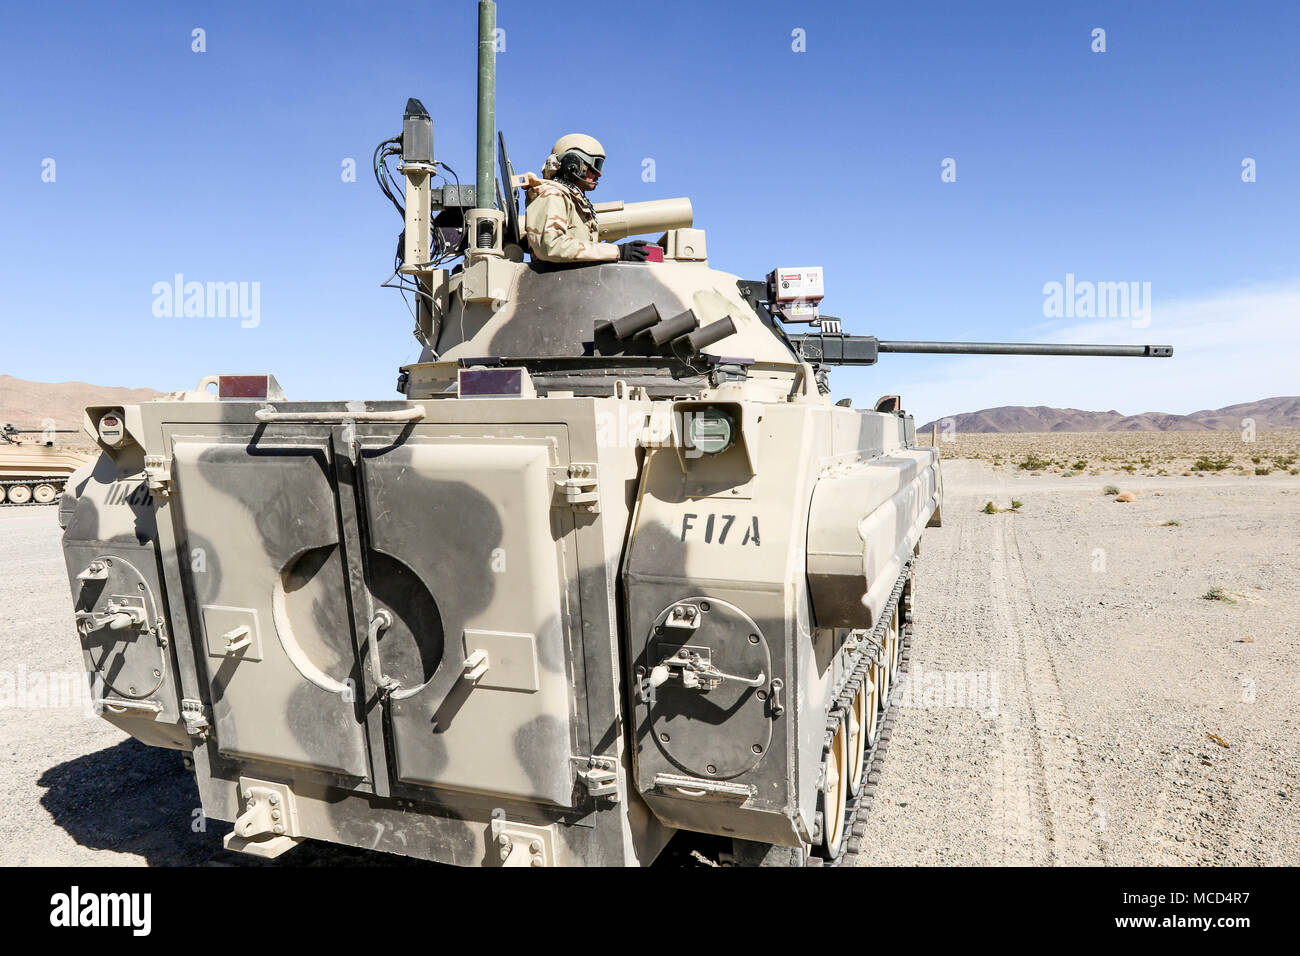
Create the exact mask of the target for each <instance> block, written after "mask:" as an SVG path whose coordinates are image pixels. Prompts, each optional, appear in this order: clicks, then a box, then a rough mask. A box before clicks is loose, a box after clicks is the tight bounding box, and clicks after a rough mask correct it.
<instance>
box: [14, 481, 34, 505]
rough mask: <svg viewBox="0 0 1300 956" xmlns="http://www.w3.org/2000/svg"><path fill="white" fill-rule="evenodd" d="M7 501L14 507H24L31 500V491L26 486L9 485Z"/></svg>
mask: <svg viewBox="0 0 1300 956" xmlns="http://www.w3.org/2000/svg"><path fill="white" fill-rule="evenodd" d="M9 500H10V501H12V502H13V503H14V504H16V505H25V504H27V502H29V501H31V500H32V489H30V488H28V487H27V486H26V485H10V486H9Z"/></svg>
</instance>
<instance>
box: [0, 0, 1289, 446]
mask: <svg viewBox="0 0 1300 956" xmlns="http://www.w3.org/2000/svg"><path fill="white" fill-rule="evenodd" d="M498 16H499V22H500V25H501V26H502V27H503V28H504V29H505V30H506V51H505V52H504V53H503V54H501V55H500V57H499V103H498V114H497V115H498V123H499V125H500V127H501V128H502V129H503V130H504V131H505V133H506V137H507V141H508V143H509V145H510V148H511V152H512V157H513V159H514V162H515V166H516V168H517V169H519V170H520V171H522V170H524V169H529V168H531V169H538V168H539V167H540V164H541V161H542V159H543V158H544V157H545V155H546V152H547V150H548V148H549V146H550V144H551V142H552V141H553V140H554V139H556V138H557V137H558V136H559V135H561V134H563V133H567V132H570V131H573V130H582V131H586V132H590V133H592V134H594V135H596V136H597V137H598V138H600V139H601V140H602V141H603V143H604V144H605V146H606V149H607V150H608V151H609V154H610V159H609V161H608V163H607V164H606V175H605V177H604V180H603V181H602V183H601V186H600V189H599V191H598V192H597V193H596V198H597V199H615V198H622V199H626V200H641V199H650V198H656V197H661V196H677V195H690V196H691V197H692V199H693V201H694V204H695V210H696V225H697V226H701V227H703V228H705V229H706V230H707V231H708V235H709V249H710V254H711V260H712V263H713V265H714V266H715V267H717V268H721V269H725V270H727V271H730V272H735V273H738V274H741V275H744V276H749V277H755V278H757V277H760V276H762V275H763V274H764V273H766V272H767V271H768V270H769V269H771V268H773V267H774V266H777V265H782V264H785V265H790V264H794V265H803V264H820V265H823V266H824V267H825V270H826V277H827V278H826V284H827V299H826V301H825V303H824V310H825V311H827V312H830V313H832V314H836V315H841V316H844V317H845V318H846V320H847V321H846V331H851V332H858V333H870V334H876V335H879V336H880V337H882V338H891V337H892V338H935V339H945V338H969V339H990V340H1004V339H1025V338H1028V339H1033V338H1039V337H1042V336H1047V335H1055V334H1060V333H1066V334H1068V333H1071V332H1075V331H1077V330H1076V329H1075V328H1074V327H1073V326H1072V325H1071V323H1068V322H1067V323H1064V324H1061V323H1057V324H1053V323H1051V322H1049V321H1048V320H1047V319H1045V318H1044V315H1043V301H1044V296H1043V285H1044V283H1047V282H1050V281H1064V278H1065V275H1066V274H1067V273H1073V274H1075V275H1076V276H1077V277H1079V278H1080V279H1082V280H1093V281H1138V282H1150V283H1151V288H1152V299H1153V301H1154V302H1155V310H1154V321H1153V323H1152V325H1151V327H1150V328H1146V329H1140V330H1134V329H1131V328H1127V327H1120V328H1118V329H1116V328H1105V329H1099V330H1097V331H1098V334H1104V335H1105V336H1106V337H1108V338H1109V339H1110V340H1114V341H1124V340H1127V341H1151V342H1170V341H1171V342H1173V343H1174V344H1175V345H1178V346H1180V348H1183V352H1182V353H1180V357H1179V358H1176V359H1175V360H1174V363H1179V362H1180V360H1183V358H1184V357H1185V360H1183V361H1182V364H1181V366H1179V373H1178V374H1174V373H1173V372H1166V371H1165V370H1164V366H1165V365H1166V364H1167V363H1158V362H1153V363H1147V364H1145V365H1142V366H1140V367H1139V366H1138V365H1137V364H1135V363H1131V362H1130V363H1127V364H1126V363H1124V362H1123V361H1121V360H1104V361H1103V360H1094V361H1095V363H1096V364H1091V365H1088V364H1079V363H1087V362H1088V361H1089V360H1082V359H1077V360H1065V361H1068V362H1072V363H1075V364H1066V365H1062V364H1059V363H1051V364H1049V365H1046V366H1040V367H1039V370H1038V371H1037V372H1031V371H1029V368H1028V366H1026V365H1023V364H1018V363H1025V362H1029V361H1031V360H1026V359H1012V360H988V362H990V363H992V364H986V365H982V366H972V365H970V364H969V362H967V361H964V360H952V359H943V358H935V359H930V358H920V357H912V356H898V357H892V358H886V359H885V360H884V364H882V365H881V366H879V367H877V368H875V369H871V370H855V371H847V370H841V371H838V372H836V373H834V376H833V382H834V383H835V385H836V387H837V392H838V393H839V394H848V395H852V396H854V397H855V398H857V399H858V400H859V402H862V401H868V400H873V399H874V398H875V397H876V396H877V395H879V394H882V393H886V392H893V391H897V390H902V391H903V392H904V398H905V399H908V398H909V389H910V397H911V398H912V399H913V400H912V401H911V402H910V404H911V405H912V406H913V407H914V410H915V412H916V414H917V415H918V416H919V417H921V418H922V420H924V418H925V417H927V416H934V415H939V414H946V413H950V412H956V411H965V410H969V409H970V408H978V407H981V406H983V405H991V404H1002V403H1004V402H1005V403H1010V402H1015V403H1024V404H1038V403H1040V402H1041V403H1043V404H1058V403H1066V402H1069V401H1071V400H1077V403H1078V404H1080V405H1081V406H1083V407H1095V408H1109V407H1118V408H1120V410H1121V411H1125V412H1138V411H1143V410H1146V409H1147V408H1161V409H1163V410H1168V411H1190V410H1193V409H1196V408H1202V407H1208V406H1211V405H1218V404H1226V403H1227V402H1229V401H1245V400H1249V399H1255V398H1260V397H1263V395H1265V394H1279V393H1281V392H1283V391H1286V389H1285V384H1286V383H1285V382H1283V381H1274V379H1273V378H1270V376H1271V375H1275V374H1285V373H1284V372H1283V371H1282V369H1281V367H1271V366H1269V364H1268V363H1269V361H1270V359H1273V360H1276V359H1277V356H1278V352H1279V350H1286V349H1288V348H1292V347H1293V346H1294V343H1295V339H1294V337H1289V336H1290V335H1291V333H1290V332H1289V331H1288V329H1291V328H1292V327H1294V326H1296V325H1300V315H1296V314H1295V312H1294V311H1293V310H1294V309H1295V305H1296V302H1297V301H1300V298H1298V297H1297V295H1296V290H1297V285H1296V284H1297V282H1298V281H1300V229H1298V228H1297V214H1298V213H1300V122H1298V120H1300V109H1298V108H1297V104H1298V103H1300V78H1298V77H1297V71H1298V69H1300V53H1298V52H1297V51H1300V5H1297V4H1293V3H1268V4H1265V3H1253V2H1244V3H1243V2H1234V3H1228V2H1219V3H1207V2H1179V3H1172V2H1167V3H1161V2H1143V3H1133V2H1123V3H1108V2H1107V3H1102V2H1096V3H1066V2H1061V3H1057V2H1051V3H1048V2H1025V3H994V2H990V3H973V2H964V3H943V2H935V3H925V4H911V3H902V4H900V3H894V4H878V3H862V4H858V3H804V4H795V3H788V2H780V3H773V2H745V3H738V2H737V3H713V2H711V3H700V2H693V3H692V2H676V0H656V2H654V3H644V4H636V3H619V4H615V3H592V4H585V5H584V4H565V5H542V4H533V3H529V4H525V3H522V2H518V0H503V2H501V3H500V4H499V9H498ZM475 18H476V4H475V3H474V2H473V0H455V2H438V3H418V2H417V3H407V4H384V5H370V4H358V3H338V2H330V0H324V2H313V3H293V4H290V3H245V2H230V3H210V4H201V3H179V2H168V3H134V2H133V3H129V4H89V3H86V4H66V3H42V4H18V3H13V2H9V0H6V3H5V10H4V15H3V32H2V33H0V128H2V129H3V134H2V136H0V223H3V226H2V227H0V230H2V231H0V282H2V283H3V290H4V291H3V296H2V297H0V310H2V312H0V315H2V317H3V325H4V330H5V332H4V335H5V345H4V353H3V354H4V361H3V362H0V371H3V372H7V373H9V374H13V375H16V376H19V377H22V378H29V379H37V380H44V381H62V380H68V379H81V380H87V381H91V382H96V383H99V384H107V385H130V386H143V385H148V386H152V387H156V388H183V387H192V385H193V383H194V382H195V381H197V380H198V378H200V377H201V376H202V375H204V374H209V373H214V372H234V371H261V370H269V371H272V372H275V373H276V375H277V376H278V377H279V379H280V381H281V383H282V384H283V385H284V387H285V389H286V391H287V392H288V393H289V395H290V397H293V398H345V397H346V398H353V397H392V396H393V383H394V380H395V373H396V368H397V366H398V365H399V364H401V363H403V362H407V361H410V360H413V359H414V358H416V357H417V356H418V352H419V350H418V346H417V344H416V343H415V341H414V339H412V338H411V336H410V333H409V329H410V325H411V322H410V317H409V314H408V312H407V310H406V307H405V306H404V305H403V303H402V301H401V299H400V297H399V296H398V295H397V293H396V292H392V291H390V290H385V289H380V288H379V287H378V285H379V282H380V281H382V280H383V279H384V278H385V277H386V276H387V275H388V273H389V271H390V267H391V262H392V257H393V248H394V242H395V238H396V234H397V232H398V230H399V228H400V222H399V220H398V218H397V216H396V213H395V211H394V210H393V209H392V207H391V206H389V205H388V203H387V201H386V200H384V199H383V197H382V196H381V195H380V193H379V192H378V190H377V189H376V188H375V186H374V183H373V180H372V178H371V176H370V173H369V161H370V155H371V151H372V150H373V148H374V146H375V144H376V143H377V142H378V141H379V140H381V139H383V138H386V137H388V136H390V135H394V134H395V133H397V132H398V131H399V130H400V123H401V112H402V108H403V105H404V104H405V101H406V98H407V97H408V96H418V97H420V98H421V99H422V100H423V101H424V102H425V104H426V105H427V106H428V107H429V108H430V111H431V112H432V113H433V115H434V121H435V136H436V149H437V153H438V156H439V157H440V158H441V159H443V160H445V161H447V162H449V163H450V164H451V165H452V166H453V167H454V168H455V169H456V170H457V172H459V173H460V176H461V178H462V180H464V181H469V180H471V179H472V177H473V168H474V157H473V137H474V117H473V105H474V55H475V53H474V34H475ZM196 27H201V28H203V29H204V30H205V31H206V45H207V51H206V52H204V53H194V52H191V42H192V41H191V30H193V29H194V28H196ZM1097 27H1101V28H1103V29H1105V31H1106V52H1105V53H1094V52H1093V51H1092V50H1091V44H1092V37H1091V32H1092V30H1093V29H1094V28H1097ZM796 28H798V29H802V30H804V31H805V32H806V46H807V50H806V52H803V53H796V52H794V51H793V50H792V49H791V45H792V36H791V33H792V31H793V30H795V29H796ZM348 157H351V158H353V159H355V160H356V161H357V167H358V176H357V181H356V182H352V183H345V182H343V181H341V177H340V171H341V163H342V162H343V160H344V159H345V158H348ZM647 157H649V158H653V159H654V160H655V162H656V169H657V181H656V182H653V183H645V182H642V180H641V169H642V160H643V159H644V158H647ZM948 157H951V158H953V159H955V160H956V172H957V181H956V182H953V183H945V182H941V179H940V172H941V168H940V164H941V162H942V161H943V160H944V159H945V158H948ZM1245 157H1251V158H1253V159H1255V161H1256V163H1257V181H1256V182H1254V183H1243V182H1242V179H1241V163H1242V160H1243V158H1245ZM46 158H52V159H54V160H55V162H56V180H55V182H53V183H48V182H43V181H42V178H41V174H42V162H43V160H44V159H46ZM175 273H182V274H184V275H185V277H186V279H187V280H198V281H256V282H260V283H261V322H260V325H259V326H258V327H257V328H255V329H243V328H240V325H239V322H238V320H237V319H215V318H212V319H194V318H190V319H186V318H156V317H155V316H154V315H153V312H152V305H153V299H154V297H153V294H152V292H151V289H152V287H153V284H154V283H156V282H160V281H170V280H171V278H172V276H173V275H174V274H175ZM1234 296H1239V297H1244V299H1238V298H1234ZM1241 301H1247V302H1249V303H1250V306H1249V307H1250V308H1252V309H1255V313H1254V314H1253V318H1252V319H1251V320H1250V321H1247V320H1246V319H1242V320H1241V321H1242V322H1243V323H1244V324H1243V325H1242V327H1241V328H1242V330H1243V335H1244V336H1245V337H1247V338H1249V339H1250V340H1251V341H1250V343H1248V344H1249V348H1247V347H1246V345H1242V343H1239V342H1237V343H1235V348H1236V351H1233V352H1232V353H1231V354H1232V362H1233V363H1234V365H1233V369H1232V371H1233V375H1235V376H1236V377H1235V378H1234V377H1232V376H1227V377H1226V379H1225V380H1223V381H1220V380H1218V379H1215V383H1216V384H1215V386H1214V387H1210V385H1209V384H1208V382H1207V378H1206V376H1208V375H1210V374H1211V373H1212V371H1213V369H1214V361H1215V358H1214V356H1215V355H1222V354H1223V350H1222V349H1220V348H1217V347H1214V346H1213V345H1212V344H1210V345H1207V344H1206V343H1207V342H1211V343H1212V342H1213V341H1215V340H1216V335H1215V334H1214V333H1213V332H1211V333H1207V332H1206V328H1205V325H1204V323H1202V324H1201V325H1199V326H1198V325H1197V321H1196V316H1198V315H1203V314H1204V310H1205V309H1206V308H1210V310H1211V312H1213V309H1214V308H1218V309H1219V312H1218V313H1215V314H1216V315H1218V316H1219V318H1214V319H1212V320H1211V324H1212V325H1213V326H1214V329H1217V330H1218V332H1219V333H1223V332H1225V331H1230V330H1231V327H1232V324H1233V323H1234V322H1236V321H1238V320H1237V318H1235V317H1236V316H1237V315H1239V314H1240V310H1241V309H1242V308H1244V307H1243V306H1241ZM1206 303H1209V305H1208V306H1207V305H1206ZM1292 320H1294V321H1292ZM1077 324H1078V323H1075V324H1074V325H1077ZM1261 330H1264V331H1261ZM1269 330H1271V331H1269ZM1088 331H1091V330H1088ZM1274 335H1276V336H1280V337H1278V338H1276V339H1270V338H1269V336H1274ZM1180 336H1181V338H1180ZM1198 336H1199V337H1198ZM1220 338H1221V336H1220ZM1183 339H1186V341H1185V342H1184V341H1183ZM1228 340H1229V341H1232V340H1233V337H1232V336H1228ZM1261 340H1263V341H1261ZM1198 343H1199V346H1200V353H1199V354H1200V360H1199V361H1200V364H1199V365H1198V364H1197V355H1198V351H1197V348H1198ZM1242 349H1246V351H1242ZM1251 349H1253V351H1251ZM1296 357H1297V356H1296V355H1295V354H1294V353H1293V354H1292V355H1291V356H1290V358H1291V360H1292V361H1291V362H1290V363H1289V364H1290V367H1291V369H1292V371H1293V373H1294V359H1295V358H1296ZM954 363H955V364H954ZM1155 366H1161V370H1159V374H1157V370H1155V369H1154V367H1155ZM1045 368H1050V369H1053V370H1056V369H1059V370H1060V371H1052V372H1051V373H1050V374H1048V375H1046V376H1044V375H1043V374H1041V370H1042V369H1045ZM1022 371H1023V374H1022ZM1166 374H1168V376H1169V377H1168V378H1167V379H1166V380H1164V381H1163V382H1154V380H1153V376H1155V377H1156V378H1159V377H1160V376H1163V375H1166ZM1035 375H1038V377H1037V378H1035V377H1034V376H1035ZM963 376H965V378H963ZM1075 379H1082V381H1081V382H1077V381H1076V382H1074V386H1072V387H1073V388H1074V390H1071V388H1066V387H1065V386H1064V385H1063V384H1062V382H1064V381H1070V380H1075ZM958 380H962V381H967V383H968V384H967V386H965V387H964V390H963V389H962V388H957V387H956V385H954V383H955V382H956V381H958ZM1292 381H1293V382H1300V375H1295V374H1293V377H1292ZM1153 382H1154V384H1153ZM1202 385H1204V386H1205V387H1201V386H1202ZM1075 386H1077V387H1075ZM1216 389H1217V390H1216ZM1243 389H1244V391H1243ZM1296 391H1300V388H1294V387H1292V388H1291V389H1290V393H1291V394H1294V393H1295V392H1296ZM1098 392H1100V393H1101V394H1099V395H1098V394H1096V393H1098ZM1022 393H1023V394H1022ZM1094 395H1095V396H1096V397H1093V396H1094ZM984 399H989V400H984ZM951 403H966V405H965V406H964V407H960V406H959V407H952V404H951Z"/></svg>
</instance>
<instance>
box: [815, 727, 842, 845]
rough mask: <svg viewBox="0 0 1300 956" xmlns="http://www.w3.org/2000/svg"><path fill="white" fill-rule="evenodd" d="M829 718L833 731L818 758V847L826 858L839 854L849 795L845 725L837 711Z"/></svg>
mask: <svg viewBox="0 0 1300 956" xmlns="http://www.w3.org/2000/svg"><path fill="white" fill-rule="evenodd" d="M834 713H835V714H836V715H838V716H836V717H833V718H832V722H833V723H834V727H835V731H834V733H833V734H832V735H831V745H830V747H829V748H827V750H826V756H825V757H824V758H823V760H822V799H821V811H822V839H821V849H822V852H823V853H824V854H825V856H826V857H827V858H828V859H831V860H833V859H835V857H837V856H839V853H840V847H841V846H843V843H844V818H845V809H846V804H847V802H848V795H849V786H848V784H849V777H848V764H849V748H848V742H849V728H848V726H847V723H846V721H845V719H844V714H843V713H842V712H840V711H835V712H834Z"/></svg>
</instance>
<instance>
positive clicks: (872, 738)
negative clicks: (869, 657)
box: [862, 665, 880, 748]
mask: <svg viewBox="0 0 1300 956" xmlns="http://www.w3.org/2000/svg"><path fill="white" fill-rule="evenodd" d="M879 677H880V672H879V670H878V669H877V668H876V666H875V665H872V666H871V667H869V668H867V676H866V677H864V678H863V679H862V688H863V690H865V691H866V694H867V720H866V726H865V730H864V733H863V735H862V737H863V743H864V744H865V745H866V746H867V747H869V748H870V747H874V746H875V745H876V738H877V737H879V736H880V683H879Z"/></svg>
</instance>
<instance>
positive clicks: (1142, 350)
mask: <svg viewBox="0 0 1300 956" xmlns="http://www.w3.org/2000/svg"><path fill="white" fill-rule="evenodd" d="M876 348H877V350H878V351H881V352H913V353H917V354H921V355H1109V356H1119V357H1129V358H1168V357H1170V356H1171V355H1173V354H1174V347H1173V346H1172V345H1070V344H1053V343H1039V342H888V341H884V340H880V341H877V343H876Z"/></svg>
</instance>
